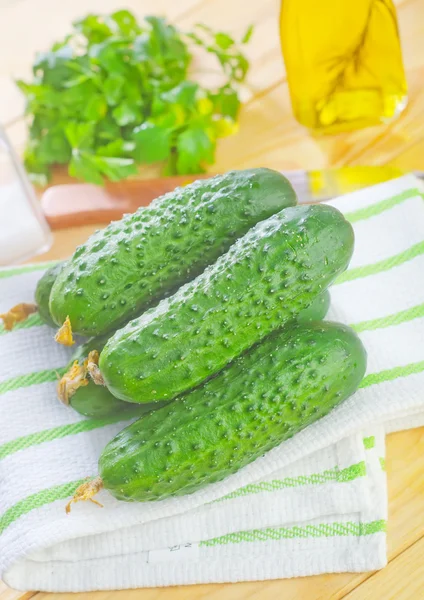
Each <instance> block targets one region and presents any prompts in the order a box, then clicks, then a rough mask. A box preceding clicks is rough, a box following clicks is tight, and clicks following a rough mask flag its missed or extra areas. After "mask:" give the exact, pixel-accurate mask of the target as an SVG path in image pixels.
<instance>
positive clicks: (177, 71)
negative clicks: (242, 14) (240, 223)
mask: <svg viewBox="0 0 424 600" xmlns="http://www.w3.org/2000/svg"><path fill="white" fill-rule="evenodd" d="M251 33H252V28H251V27H250V28H249V29H248V30H247V32H246V34H245V35H244V36H243V39H242V40H241V43H242V44H245V43H247V42H248V40H249V38H250V36H251ZM194 46H198V47H201V48H202V49H204V50H205V51H207V52H209V53H211V54H213V55H215V57H216V59H217V61H218V64H219V65H220V68H221V70H222V73H223V75H224V80H225V81H224V84H223V85H222V86H221V87H219V88H217V89H205V88H204V87H202V86H200V84H199V83H197V82H196V81H192V80H190V79H189V78H188V70H189V67H190V63H191V61H192V58H193V54H192V50H193V47H194ZM248 66H249V65H248V61H247V59H246V57H245V56H244V55H243V54H242V53H241V51H240V49H239V46H238V44H236V42H235V41H234V40H233V39H232V38H231V37H230V36H229V35H227V34H226V33H221V32H219V33H215V32H213V31H212V30H211V29H210V28H208V27H206V26H204V25H197V26H195V28H194V31H192V32H190V33H183V32H181V31H179V30H177V29H176V28H175V27H174V26H172V25H170V24H168V23H167V22H166V21H165V20H164V19H162V18H158V17H147V18H146V19H145V20H144V22H143V23H141V24H139V23H138V22H137V20H136V19H135V17H134V16H133V15H132V14H131V13H130V12H129V11H127V10H121V11H118V12H115V13H113V14H111V15H109V16H106V17H105V16H100V15H88V16H87V17H85V18H84V19H82V20H80V21H77V22H75V23H74V24H73V32H72V33H71V34H70V35H68V36H66V37H65V39H64V40H63V41H61V42H58V43H55V44H54V45H53V47H52V48H51V50H50V51H49V52H46V53H42V54H39V55H38V56H37V58H36V62H35V64H34V66H33V74H34V80H33V82H31V83H26V82H24V81H18V82H17V84H18V86H19V88H20V89H21V90H22V92H23V93H24V94H25V96H26V100H27V108H26V113H27V114H28V115H30V116H31V120H30V123H31V124H30V128H29V141H28V145H27V148H26V151H25V165H26V168H27V170H28V172H29V173H30V175H31V176H32V178H33V180H35V181H36V182H38V183H41V184H43V183H45V182H46V181H47V180H48V179H49V176H50V169H51V166H52V165H55V164H62V165H69V174H70V175H72V176H74V177H77V178H78V179H82V180H84V181H88V182H92V183H96V184H102V183H103V181H104V177H105V178H107V179H109V180H112V181H118V180H120V179H124V178H126V177H128V176H130V175H134V174H136V173H137V165H139V164H143V163H144V164H145V163H154V162H163V163H164V165H165V174H175V173H199V172H202V171H204V168H205V165H207V164H211V163H213V161H214V155H215V147H216V140H217V139H218V138H219V137H222V136H224V135H228V134H230V133H232V132H233V131H235V130H236V119H237V114H238V111H239V107H240V100H239V96H238V90H237V86H238V85H239V84H240V83H241V82H242V81H243V80H244V79H245V77H246V73H247V70H248Z"/></svg>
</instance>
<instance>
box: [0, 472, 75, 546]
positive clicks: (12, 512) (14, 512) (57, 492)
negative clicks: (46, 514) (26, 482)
mask: <svg viewBox="0 0 424 600" xmlns="http://www.w3.org/2000/svg"><path fill="white" fill-rule="evenodd" d="M84 481H86V479H78V480H77V481H71V482H69V483H64V484H62V485H56V486H54V487H51V488H47V489H46V490H41V492H37V493H35V494H32V495H31V496H27V497H26V498H24V499H23V500H20V501H19V502H17V503H16V504H14V505H13V506H11V507H10V508H9V509H8V510H7V511H6V512H5V513H3V515H2V516H1V517H0V535H1V534H2V533H3V531H4V530H5V529H7V528H8V527H9V525H11V524H12V523H13V522H14V521H16V520H17V519H19V517H22V516H23V515H26V514H27V513H29V512H31V511H32V510H34V509H36V508H40V507H41V506H45V505H46V504H51V503H52V502H55V501H56V500H65V499H66V498H69V497H70V496H73V494H74V493H75V490H76V489H77V487H78V486H79V485H81V484H82V483H84ZM63 511H65V507H63Z"/></svg>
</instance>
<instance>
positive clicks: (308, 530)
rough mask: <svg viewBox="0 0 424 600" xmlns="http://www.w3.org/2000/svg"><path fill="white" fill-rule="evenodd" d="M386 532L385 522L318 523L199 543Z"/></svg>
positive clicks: (248, 532)
mask: <svg viewBox="0 0 424 600" xmlns="http://www.w3.org/2000/svg"><path fill="white" fill-rule="evenodd" d="M385 531H386V521H384V520H381V521H371V522H369V523H355V522H352V521H345V522H342V523H320V524H318V525H305V526H304V527H298V526H294V527H268V528H267V529H253V530H251V531H238V532H237V533H229V534H227V535H221V536H219V537H216V538H212V539H210V540H206V541H203V542H200V544H199V545H200V546H209V547H211V546H222V545H224V544H239V543H240V542H267V541H269V540H274V541H278V540H287V539H296V538H322V537H335V536H338V537H345V536H356V537H360V536H363V535H372V534H374V533H380V532H385Z"/></svg>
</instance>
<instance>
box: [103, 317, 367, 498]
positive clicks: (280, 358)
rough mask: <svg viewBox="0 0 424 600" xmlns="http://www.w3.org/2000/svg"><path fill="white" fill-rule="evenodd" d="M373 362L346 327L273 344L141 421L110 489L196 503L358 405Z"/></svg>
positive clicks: (321, 328) (106, 459) (115, 464)
mask: <svg viewBox="0 0 424 600" xmlns="http://www.w3.org/2000/svg"><path fill="white" fill-rule="evenodd" d="M365 368H366V352H365V349H364V347H363V345H362V343H361V341H360V340H359V338H358V337H357V336H356V334H355V333H354V332H353V331H352V330H351V329H349V328H348V327H346V326H344V325H340V324H337V323H312V324H309V325H294V326H293V327H292V328H286V329H284V330H282V331H281V332H277V333H274V334H271V336H269V337H268V338H266V339H265V340H264V341H263V342H262V343H261V344H258V345H257V346H255V347H254V348H253V349H251V350H250V351H248V352H246V353H245V354H243V355H242V356H241V357H239V358H237V359H236V360H235V361H234V362H233V363H232V364H231V365H229V366H228V367H227V368H226V369H224V370H223V371H221V372H220V373H219V374H218V375H217V376H216V377H215V378H213V379H210V380H208V381H207V382H205V383H203V384H202V385H201V386H199V387H198V388H196V389H194V390H192V391H191V392H188V393H187V394H186V395H185V396H183V397H182V398H179V399H178V400H175V401H174V402H171V403H170V404H169V405H168V406H166V407H164V408H162V409H160V410H158V411H156V412H155V413H151V414H149V415H146V416H144V417H142V418H141V419H138V420H137V421H135V422H134V423H133V424H131V425H129V426H128V427H126V428H125V429H123V430H122V431H121V432H120V433H118V435H117V436H116V437H115V438H114V439H113V440H112V441H111V442H109V444H108V445H107V446H106V448H105V449H104V451H103V453H102V455H101V456H100V460H99V473H100V476H101V477H102V480H103V483H104V486H105V488H106V489H108V490H109V491H110V492H111V493H112V494H113V496H115V497H116V498H118V499H119V500H126V501H137V502H147V501H151V500H163V499H165V498H168V497H170V496H181V495H184V494H190V493H193V492H195V491H197V490H199V489H201V488H202V487H204V486H205V485H207V484H210V483H214V482H217V481H220V480H222V479H224V478H225V477H228V476H229V475H231V474H232V473H235V472H236V471H238V470H239V469H241V468H242V467H244V466H245V465H247V464H248V463H250V462H252V461H254V460H256V459H257V458H259V457H260V456H262V455H263V454H264V453H265V452H268V451H269V450H271V448H274V447H275V446H277V445H278V444H280V443H281V442H282V441H284V440H286V439H288V438H290V437H292V436H293V435H295V434H296V433H298V432H299V431H301V430H302V429H304V428H305V427H307V426H308V425H310V424H311V423H313V422H314V421H317V420H318V419H320V418H321V417H323V416H324V415H326V414H327V413H329V412H330V411H331V410H332V409H333V408H334V407H335V406H337V405H338V404H340V402H342V401H343V400H345V399H346V398H348V397H349V396H350V395H352V394H353V393H354V392H355V391H356V389H357V388H358V385H359V383H360V381H361V379H362V377H363V376H364V373H365Z"/></svg>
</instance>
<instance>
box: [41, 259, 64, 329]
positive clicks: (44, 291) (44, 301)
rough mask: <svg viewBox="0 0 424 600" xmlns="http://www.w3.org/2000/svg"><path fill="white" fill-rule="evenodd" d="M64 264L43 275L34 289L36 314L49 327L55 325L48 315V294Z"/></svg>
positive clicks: (54, 266) (55, 266)
mask: <svg viewBox="0 0 424 600" xmlns="http://www.w3.org/2000/svg"><path fill="white" fill-rule="evenodd" d="M64 264H65V263H64V262H58V263H56V264H55V265H53V266H52V267H50V268H49V269H47V271H46V272H45V273H44V275H43V276H42V277H41V279H40V280H39V281H38V283H37V287H36V288H35V302H36V304H37V307H38V314H39V315H40V317H41V318H42V320H43V321H44V323H45V324H46V325H50V327H56V323H55V322H54V321H53V319H52V317H51V315H50V309H49V299H50V292H51V290H52V287H53V284H54V282H55V281H56V278H57V276H58V275H59V273H60V272H61V270H62V269H63V266H64Z"/></svg>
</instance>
